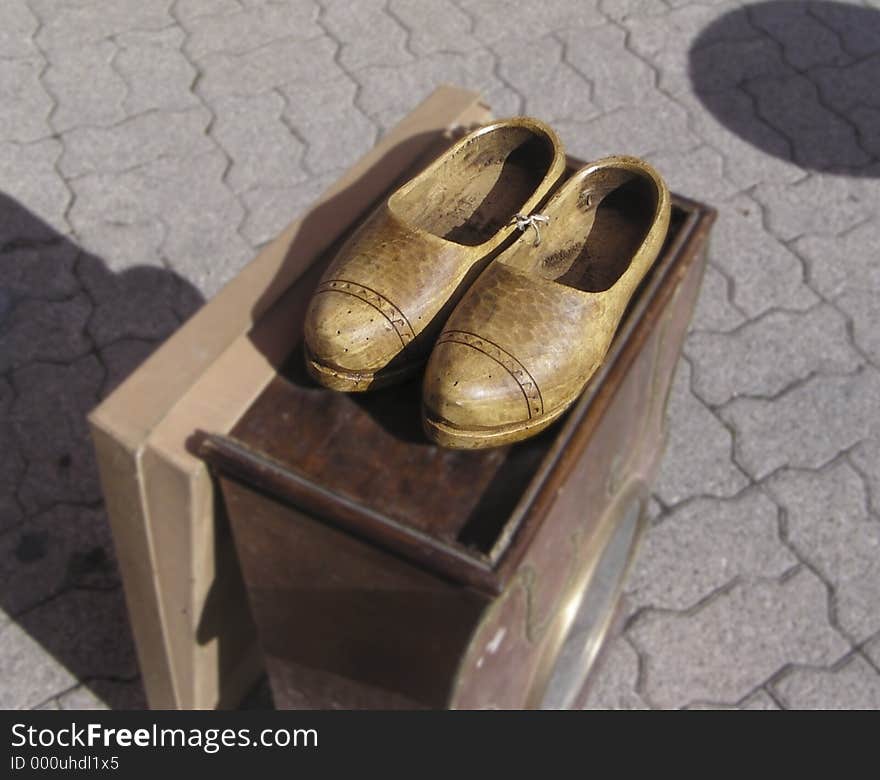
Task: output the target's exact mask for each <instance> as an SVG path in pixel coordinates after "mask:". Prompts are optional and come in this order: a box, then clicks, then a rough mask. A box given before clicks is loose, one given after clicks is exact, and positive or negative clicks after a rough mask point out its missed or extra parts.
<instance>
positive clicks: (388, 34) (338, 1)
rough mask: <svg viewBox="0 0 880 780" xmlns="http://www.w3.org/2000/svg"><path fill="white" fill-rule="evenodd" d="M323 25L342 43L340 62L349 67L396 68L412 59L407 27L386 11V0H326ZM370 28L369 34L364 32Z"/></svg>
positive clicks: (321, 18) (356, 68) (322, 19)
mask: <svg viewBox="0 0 880 780" xmlns="http://www.w3.org/2000/svg"><path fill="white" fill-rule="evenodd" d="M321 5H322V7H323V13H322V15H321V17H320V24H321V26H322V27H324V28H325V29H326V30H327V31H328V32H329V34H330V35H332V36H333V38H334V40H336V41H338V42H339V43H340V44H341V49H340V51H339V61H340V62H341V63H342V64H343V66H344V67H346V68H348V69H349V70H359V69H361V68H365V67H369V66H371V65H380V66H384V67H395V66H399V65H406V64H407V63H409V62H412V61H413V55H412V54H410V53H409V52H408V51H407V50H406V40H407V38H408V34H407V30H406V29H405V28H404V27H403V26H402V25H401V23H400V22H399V21H398V20H397V19H395V18H394V17H393V16H392V15H390V14H388V13H386V12H385V0H359V2H357V3H350V2H347V0H324V2H323V3H322V4H321ZM364 30H369V31H370V34H369V35H364Z"/></svg>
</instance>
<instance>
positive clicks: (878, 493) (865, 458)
mask: <svg viewBox="0 0 880 780" xmlns="http://www.w3.org/2000/svg"><path fill="white" fill-rule="evenodd" d="M849 458H850V461H851V462H852V464H853V465H854V466H855V467H856V468H857V469H858V470H859V473H860V474H862V475H863V477H864V479H865V480H866V485H867V488H868V492H869V506H870V507H871V510H872V511H873V512H874V514H875V516H876V517H877V518H880V436H873V437H869V438H867V439H865V440H864V441H862V442H860V443H859V444H858V445H856V446H855V447H854V448H853V449H852V450H850V453H849Z"/></svg>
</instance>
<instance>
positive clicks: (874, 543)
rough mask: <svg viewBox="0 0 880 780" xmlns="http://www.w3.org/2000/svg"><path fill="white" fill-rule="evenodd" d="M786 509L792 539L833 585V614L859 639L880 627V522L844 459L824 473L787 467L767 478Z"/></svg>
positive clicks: (799, 551)
mask: <svg viewBox="0 0 880 780" xmlns="http://www.w3.org/2000/svg"><path fill="white" fill-rule="evenodd" d="M766 488H767V490H768V491H769V492H770V493H771V494H772V495H773V496H774V497H775V498H776V500H777V501H779V503H780V504H781V505H782V506H783V507H784V508H785V510H786V515H787V518H786V519H787V527H788V539H789V542H790V543H791V544H792V545H793V546H794V547H795V549H796V550H797V551H798V554H799V555H800V556H801V557H802V558H803V559H804V560H807V561H809V562H810V563H811V564H812V565H814V566H815V567H816V568H817V569H818V570H819V572H820V573H821V574H822V576H823V577H824V578H825V579H826V580H827V581H828V582H830V583H831V584H832V585H833V586H834V591H835V599H834V614H835V616H836V619H837V622H838V624H839V625H840V627H841V628H842V629H843V630H844V631H846V632H847V634H849V635H850V636H851V637H853V639H854V640H855V641H856V642H861V641H863V640H865V639H867V638H869V637H870V636H872V635H873V634H874V633H875V632H877V631H880V614H878V612H877V597H878V594H880V523H878V522H876V521H875V520H874V519H873V518H872V517H871V516H870V515H869V514H868V496H867V494H866V493H865V486H864V484H863V482H862V480H861V478H860V476H859V475H858V474H857V473H856V472H855V471H854V470H853V468H852V466H850V465H849V464H848V463H846V462H845V461H842V462H840V463H837V464H835V465H833V466H831V467H829V468H827V469H825V470H823V471H821V472H820V473H818V474H817V473H814V472H811V471H792V470H789V469H786V470H784V471H782V472H780V473H778V474H776V475H774V476H773V477H771V478H770V479H769V480H768V481H767V482H766Z"/></svg>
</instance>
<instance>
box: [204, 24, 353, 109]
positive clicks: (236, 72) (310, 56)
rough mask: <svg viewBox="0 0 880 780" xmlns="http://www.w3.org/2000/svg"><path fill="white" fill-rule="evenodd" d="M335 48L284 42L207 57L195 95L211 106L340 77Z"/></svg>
mask: <svg viewBox="0 0 880 780" xmlns="http://www.w3.org/2000/svg"><path fill="white" fill-rule="evenodd" d="M335 52H336V44H335V43H334V42H333V41H331V40H330V39H329V38H327V37H323V38H314V39H310V40H306V41H300V40H295V39H294V40H290V39H282V40H279V41H274V42H272V43H269V44H266V45H265V46H261V47H259V48H257V49H254V50H252V51H249V52H247V53H245V54H240V55H233V54H225V53H220V52H217V53H214V54H207V55H205V56H204V57H203V58H202V59H201V60H200V65H201V71H202V77H201V78H200V79H199V81H198V84H197V85H196V91H197V92H198V93H199V94H200V95H201V96H202V97H203V98H205V100H207V101H208V102H211V101H213V100H215V99H217V98H220V97H224V96H228V95H239V96H242V95H257V94H259V93H261V92H268V91H269V90H270V89H273V88H275V87H280V86H283V85H284V84H288V83H291V82H294V81H303V82H306V83H310V84H316V83H320V82H321V81H322V80H329V79H332V78H334V77H339V76H340V75H341V73H342V72H341V71H340V69H339V66H338V65H337V64H336V62H335V61H334V55H335Z"/></svg>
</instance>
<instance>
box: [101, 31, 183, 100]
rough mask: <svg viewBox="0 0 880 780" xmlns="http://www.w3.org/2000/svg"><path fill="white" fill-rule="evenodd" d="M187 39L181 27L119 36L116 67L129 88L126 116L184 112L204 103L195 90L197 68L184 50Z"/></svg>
mask: <svg viewBox="0 0 880 780" xmlns="http://www.w3.org/2000/svg"><path fill="white" fill-rule="evenodd" d="M184 38H185V35H184V33H183V31H182V30H180V29H179V28H170V29H164V30H161V31H159V32H140V31H135V32H130V33H124V34H122V35H118V36H116V43H117V45H118V46H119V53H118V54H117V55H116V59H115V60H114V61H113V64H114V66H115V67H116V70H117V71H118V72H119V73H120V74H122V76H123V78H124V79H125V82H126V84H127V85H128V93H127V94H126V96H125V100H124V101H123V107H124V109H125V112H126V114H128V115H129V116H133V115H135V114H139V113H142V112H144V111H149V110H150V109H162V110H164V111H180V110H182V109H185V108H192V107H193V106H197V105H199V104H200V101H199V99H198V98H197V97H196V95H195V94H194V93H193V91H192V85H193V82H194V81H195V78H196V69H195V68H194V67H193V65H192V63H190V61H189V60H188V59H187V58H186V57H185V56H184V54H183V52H182V51H181V50H180V49H181V46H182V45H183V41H184Z"/></svg>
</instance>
